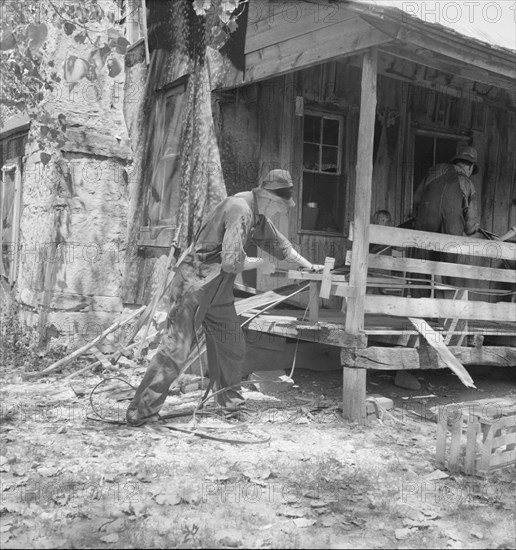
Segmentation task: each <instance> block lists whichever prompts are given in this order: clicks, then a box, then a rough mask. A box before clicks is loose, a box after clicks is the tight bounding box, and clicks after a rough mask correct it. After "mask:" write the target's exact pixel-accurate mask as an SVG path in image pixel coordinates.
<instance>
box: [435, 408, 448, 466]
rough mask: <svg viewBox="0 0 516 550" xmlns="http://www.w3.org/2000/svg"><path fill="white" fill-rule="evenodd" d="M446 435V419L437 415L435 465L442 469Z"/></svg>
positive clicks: (444, 458) (444, 461)
mask: <svg viewBox="0 0 516 550" xmlns="http://www.w3.org/2000/svg"><path fill="white" fill-rule="evenodd" d="M447 433H448V417H447V416H446V415H444V414H441V415H439V422H438V423H437V434H436V449H435V458H436V462H437V465H438V466H440V467H444V466H445V464H446V436H447Z"/></svg>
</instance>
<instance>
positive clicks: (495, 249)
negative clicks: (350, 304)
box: [350, 224, 516, 323]
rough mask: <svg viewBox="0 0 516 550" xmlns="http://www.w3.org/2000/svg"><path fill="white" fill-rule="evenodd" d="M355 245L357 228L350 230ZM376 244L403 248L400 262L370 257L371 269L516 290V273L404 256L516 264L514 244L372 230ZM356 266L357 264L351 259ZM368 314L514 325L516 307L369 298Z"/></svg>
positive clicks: (366, 302)
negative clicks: (433, 254)
mask: <svg viewBox="0 0 516 550" xmlns="http://www.w3.org/2000/svg"><path fill="white" fill-rule="evenodd" d="M350 240H353V224H352V227H351V231H350ZM369 240H370V243H372V244H378V245H385V246H392V247H396V248H401V249H402V251H403V253H402V254H401V256H400V257H394V256H382V255H375V254H369V256H368V270H371V269H374V270H385V271H388V272H397V273H398V274H399V276H400V277H403V276H406V274H407V273H417V274H423V275H428V276H451V277H458V278H461V279H474V280H479V281H495V282H499V283H510V284H512V285H514V289H513V290H516V271H515V270H514V269H499V268H491V267H483V266H474V265H467V264H456V263H455V264H454V263H451V262H440V261H429V260H420V259H414V258H408V257H406V256H407V255H406V251H407V250H408V249H410V248H418V249H423V250H431V251H437V252H446V253H451V254H461V255H468V256H472V257H475V258H478V257H482V258H489V259H495V260H506V261H516V244H515V243H509V242H501V241H489V240H483V239H475V238H472V237H458V236H455V235H443V234H440V233H429V232H426V231H415V230H411V229H401V228H397V227H386V226H379V225H371V226H370V229H369ZM351 261H353V259H352V260H351ZM364 313H365V314H368V313H369V314H385V315H394V316H403V317H430V318H456V319H464V320H484V321H500V322H512V323H516V304H514V303H510V302H497V303H491V302H487V301H469V300H453V299H447V298H438V297H436V298H412V297H404V296H385V295H375V294H366V296H365V298H364Z"/></svg>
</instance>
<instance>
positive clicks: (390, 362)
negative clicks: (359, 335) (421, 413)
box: [342, 345, 516, 370]
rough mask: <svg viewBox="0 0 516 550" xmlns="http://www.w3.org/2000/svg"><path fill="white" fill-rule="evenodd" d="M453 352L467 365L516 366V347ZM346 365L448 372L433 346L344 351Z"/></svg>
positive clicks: (456, 349) (460, 348)
mask: <svg viewBox="0 0 516 550" xmlns="http://www.w3.org/2000/svg"><path fill="white" fill-rule="evenodd" d="M448 349H449V350H450V352H451V353H452V354H453V355H454V357H456V358H457V359H458V360H459V361H460V362H461V363H462V364H463V365H486V366H496V367H516V348H510V347H506V346H485V347H482V348H480V349H477V348H468V347H459V346H450V347H449V348H448ZM342 354H343V357H344V358H345V361H344V359H343V362H346V363H347V364H353V365H355V366H356V367H359V368H364V369H377V370H404V369H408V370H410V369H421V370H426V369H444V368H447V365H446V363H445V362H444V361H442V360H441V359H440V357H439V355H438V354H437V352H436V351H435V350H433V349H432V348H431V347H430V346H426V345H425V346H420V347H418V348H404V347H398V348H387V347H383V346H371V347H368V348H365V349H360V350H351V349H343V350H342Z"/></svg>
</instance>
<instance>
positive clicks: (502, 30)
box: [351, 0, 516, 63]
mask: <svg viewBox="0 0 516 550" xmlns="http://www.w3.org/2000/svg"><path fill="white" fill-rule="evenodd" d="M351 3H355V4H363V5H364V6H367V7H368V8H370V9H371V10H372V11H376V10H381V9H385V10H391V11H396V12H398V13H400V12H401V15H402V16H403V17H405V18H407V19H410V18H414V19H419V20H420V21H423V22H425V23H428V24H431V25H435V26H439V27H441V28H443V29H445V30H446V31H447V32H450V33H452V34H454V35H460V36H464V37H467V38H470V39H473V40H475V41H477V42H479V43H481V44H482V45H484V46H485V45H487V46H489V47H491V48H494V49H503V50H510V51H512V52H515V51H516V5H515V3H514V2H511V1H508V0H499V1H498V2H484V1H483V0H481V1H478V2H470V1H465V0H454V1H444V0H442V1H436V0H418V1H407V0H351ZM515 63H516V58H515Z"/></svg>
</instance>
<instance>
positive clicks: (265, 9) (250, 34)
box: [245, 0, 356, 54]
mask: <svg viewBox="0 0 516 550" xmlns="http://www.w3.org/2000/svg"><path fill="white" fill-rule="evenodd" d="M249 17H250V19H248V25H247V32H246V37H245V53H246V54H248V53H250V52H253V51H256V50H260V49H262V48H264V47H266V46H271V45H273V44H277V43H278V42H283V41H285V40H290V39H292V38H296V37H298V36H303V35H305V34H307V33H309V32H312V31H315V30H318V29H323V28H325V27H329V26H331V25H335V24H339V23H342V22H343V21H346V20H347V19H352V18H353V17H356V13H355V12H353V11H351V10H349V9H346V8H344V7H343V6H339V5H338V4H335V5H334V6H330V5H329V4H328V5H324V4H313V3H310V2H303V1H297V0H296V2H290V3H287V2H281V3H270V4H269V5H268V6H263V5H260V4H257V5H256V6H254V7H251V6H250V7H249Z"/></svg>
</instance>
